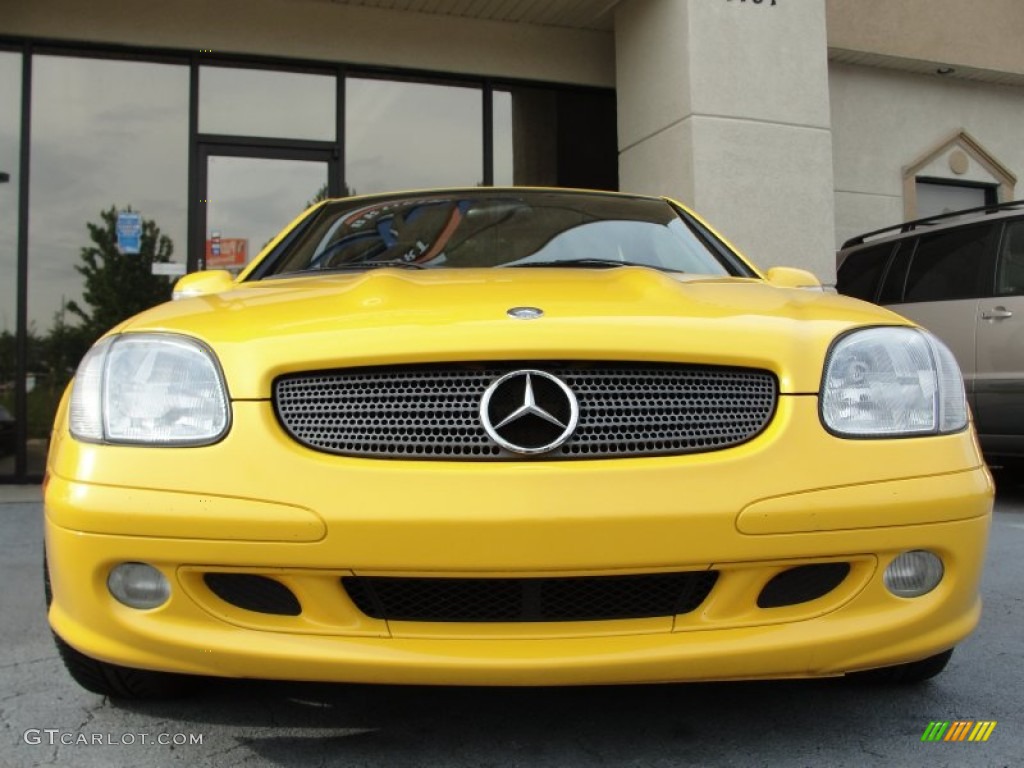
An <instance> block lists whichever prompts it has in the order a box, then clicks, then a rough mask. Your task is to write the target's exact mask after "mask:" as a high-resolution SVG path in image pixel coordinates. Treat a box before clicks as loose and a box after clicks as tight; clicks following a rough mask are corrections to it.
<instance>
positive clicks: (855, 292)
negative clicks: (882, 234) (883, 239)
mask: <svg viewBox="0 0 1024 768" xmlns="http://www.w3.org/2000/svg"><path fill="white" fill-rule="evenodd" d="M892 246H893V244H892V243H886V244H885V245H878V246H875V247H873V248H865V249H864V250H861V251H855V252H854V253H851V254H850V255H849V256H847V257H846V260H845V261H844V262H843V263H842V266H840V267H839V272H838V274H837V275H836V290H837V291H838V292H839V293H842V294H845V295H846V296H853V297H855V298H858V299H864V301H876V300H877V297H878V284H879V283H880V282H881V280H882V273H883V272H884V271H885V264H886V262H887V261H888V260H889V255H890V254H891V253H892Z"/></svg>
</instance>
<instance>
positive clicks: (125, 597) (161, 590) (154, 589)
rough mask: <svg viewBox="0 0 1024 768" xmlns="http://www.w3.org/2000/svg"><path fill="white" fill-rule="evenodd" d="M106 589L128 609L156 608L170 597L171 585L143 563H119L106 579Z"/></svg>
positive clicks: (156, 571)
mask: <svg viewBox="0 0 1024 768" xmlns="http://www.w3.org/2000/svg"><path fill="white" fill-rule="evenodd" d="M107 589H109V590H110V594H112V595H113V596H114V597H115V598H117V601H118V602H119V603H124V604H125V605H127V606H128V607H129V608H140V609H141V608H156V607H157V606H159V605H163V604H164V603H166V602H167V599H168V598H169V597H170V596H171V585H170V584H169V583H168V582H167V579H165V578H164V575H163V574H162V573H160V571H158V570H157V569H156V568H154V567H153V566H151V565H146V564H145V563H121V564H120V565H119V566H117V567H115V568H114V569H113V570H112V571H111V572H110V575H109V576H108V577H107Z"/></svg>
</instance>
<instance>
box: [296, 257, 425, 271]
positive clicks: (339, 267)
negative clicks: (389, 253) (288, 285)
mask: <svg viewBox="0 0 1024 768" xmlns="http://www.w3.org/2000/svg"><path fill="white" fill-rule="evenodd" d="M380 267H400V268H402V269H427V267H425V266H423V265H422V264H417V263H416V262H413V261H402V260H401V259H381V260H380V261H373V260H371V261H349V262H346V263H344V264H332V265H331V266H329V267H319V268H317V269H309V270H306V272H347V271H349V270H353V269H379V268H380Z"/></svg>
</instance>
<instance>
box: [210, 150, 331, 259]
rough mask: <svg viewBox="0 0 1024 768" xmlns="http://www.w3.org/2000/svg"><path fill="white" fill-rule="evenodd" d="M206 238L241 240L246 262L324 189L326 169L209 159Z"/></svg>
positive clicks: (280, 162)
mask: <svg viewBox="0 0 1024 768" xmlns="http://www.w3.org/2000/svg"><path fill="white" fill-rule="evenodd" d="M208 174H209V179H208V181H207V187H208V190H209V197H210V202H209V204H208V206H207V209H206V230H207V235H209V234H210V233H211V232H215V231H216V232H220V234H221V237H225V238H228V237H242V238H245V239H247V240H248V241H249V256H250V257H252V256H255V255H256V253H257V252H258V251H259V249H260V248H262V247H263V245H264V244H265V243H266V242H267V241H268V240H270V239H271V238H272V237H273V236H274V235H276V234H277V233H278V232H280V231H281V229H283V228H284V226H285V225H286V224H287V223H288V222H290V221H291V220H292V219H294V218H295V217H296V216H297V215H298V214H299V213H301V212H302V210H303V209H304V208H305V206H306V203H307V202H309V201H310V200H311V199H312V198H313V196H314V195H316V193H317V191H318V190H319V189H320V188H321V187H322V186H323V185H324V184H326V183H327V166H326V165H325V164H324V163H320V162H309V161H303V160H270V159H265V158H247V157H211V158H210V163H209V169H208Z"/></svg>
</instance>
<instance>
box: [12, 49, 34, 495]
mask: <svg viewBox="0 0 1024 768" xmlns="http://www.w3.org/2000/svg"><path fill="white" fill-rule="evenodd" d="M31 135H32V44H31V43H27V44H26V45H25V48H24V50H23V52H22V58H21V137H20V140H19V147H18V255H17V259H18V277H17V280H18V284H17V288H16V291H15V293H16V299H15V306H16V314H17V320H16V321H15V342H14V348H15V349H14V361H15V362H14V370H15V383H14V423H15V437H14V440H15V448H14V451H15V452H14V477H15V479H17V480H25V479H27V478H26V477H25V474H26V472H27V469H28V456H27V451H26V441H27V440H28V393H27V392H26V391H25V379H26V377H27V374H28V201H29V165H30V163H29V147H30V140H31Z"/></svg>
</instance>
